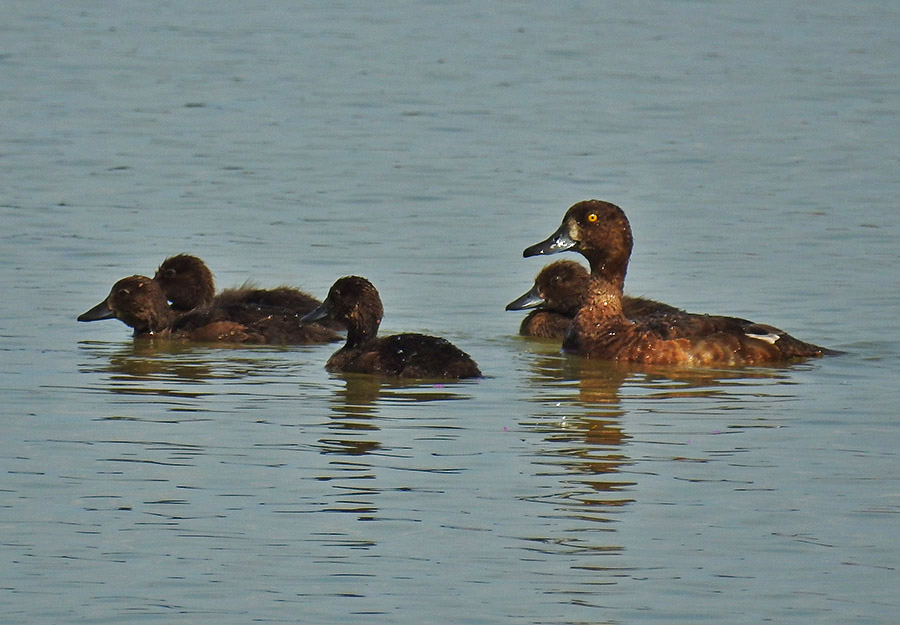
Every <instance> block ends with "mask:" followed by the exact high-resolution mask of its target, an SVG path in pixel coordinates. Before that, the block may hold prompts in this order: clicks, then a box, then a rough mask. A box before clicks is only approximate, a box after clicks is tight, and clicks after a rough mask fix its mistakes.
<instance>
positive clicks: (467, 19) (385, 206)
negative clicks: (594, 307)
mask: <svg viewBox="0 0 900 625" xmlns="http://www.w3.org/2000/svg"><path fill="white" fill-rule="evenodd" d="M4 13H5V16H4V17H5V18H4V21H3V25H2V26H0V76H2V80H3V85H4V86H3V90H2V93H0V112H2V118H3V120H4V124H3V125H2V127H0V133H2V134H0V136H2V149H0V181H2V187H0V188H2V208H0V216H2V217H0V219H2V221H0V224H2V228H0V237H2V245H0V259H2V263H0V277H2V280H3V284H4V285H5V286H6V292H5V296H4V297H3V299H2V301H0V335H2V343H0V350H2V361H0V365H2V366H0V371H2V382H0V388H2V401H3V412H2V414H3V418H2V421H0V423H2V432H0V459H2V465H0V468H2V474H3V475H4V476H5V479H4V481H3V485H2V487H0V553H2V558H3V571H4V573H3V578H2V583H0V596H2V602H3V606H4V609H3V613H2V615H0V622H3V623H17V624H18V623H26V622H27V623H67V622H90V623H123V622H128V623H140V622H165V623H169V622H190V623H235V624H238V623H249V622H265V623H269V622H274V623H317V624H321V623H398V624H410V625H412V624H416V625H418V624H421V623H542V624H543V623H554V624H560V623H571V624H575V623H614V624H617V625H618V624H621V625H630V624H642V623H672V622H679V623H691V624H694V623H715V624H717V625H720V624H730V623H759V622H775V623H811V622H815V623H835V624H837V623H840V624H842V625H844V624H848V623H858V624H881V623H885V624H886V623H894V622H896V619H897V614H898V609H900V599H898V597H897V592H896V589H897V588H898V587H900V573H898V566H900V458H898V449H900V419H898V405H900V391H898V381H900V362H898V354H900V341H898V334H897V319H898V311H900V296H898V293H900V278H898V276H900V273H898V272H897V266H898V260H900V252H898V249H900V247H898V238H900V226H898V215H900V212H898V207H897V198H898V197H900V176H898V171H900V156H898V150H897V138H898V137H900V112H898V111H900V70H898V68H900V35H898V33H900V8H898V7H897V5H896V3H894V2H887V1H883V2H878V1H873V2H866V3H844V2H836V1H827V2H820V3H816V4H815V5H810V6H809V7H797V6H794V5H793V4H791V3H780V2H762V3H743V2H733V1H725V2H715V3H709V2H689V1H683V2H666V3H660V2H627V3H626V2H598V3H543V2H530V1H529V2H519V3H514V4H508V3H507V4H498V5H496V6H493V5H492V6H488V5H486V4H484V3H476V2H423V3H406V2H387V3H377V4H376V3H363V2H355V1H350V2H333V3H294V2H283V1H277V0H276V1H274V2H272V1H270V2H265V3H263V2H241V3H225V4H224V6H223V3H220V2H196V3H190V5H188V6H183V5H182V4H181V3H152V4H147V3H119V4H115V5H110V4H109V3H99V2H84V3H78V4H77V5H72V6H71V7H67V6H61V5H60V4H59V3H55V2H42V1H39V2H27V3H26V2H14V3H11V4H10V5H9V6H7V7H6V8H5V11H4ZM589 197H599V198H602V199H607V200H610V201H614V202H616V203H618V204H620V205H621V206H623V207H624V208H625V210H626V212H627V213H628V214H629V217H630V218H631V221H632V225H633V227H634V231H635V238H636V244H635V252H634V258H633V261H632V264H631V268H630V271H629V277H628V281H627V289H628V290H629V291H630V292H632V293H635V294H644V295H649V296H652V297H656V298H659V299H661V300H663V301H666V302H668V303H671V304H675V305H678V306H682V307H684V308H687V309H690V310H698V311H705V312H716V313H729V314H735V315H739V316H743V317H747V318H751V319H755V320H758V321H761V322H767V323H772V324H775V325H778V326H780V327H782V328H784V329H786V330H788V331H790V332H791V333H793V334H795V335H796V336H799V337H800V338H803V339H805V340H809V341H812V342H816V343H820V344H824V345H828V346H830V347H833V348H836V349H840V350H844V351H846V352H847V354H846V355H844V356H841V357H839V358H829V359H823V360H815V361H810V362H806V363H800V364H795V365H791V366H786V367H779V368H758V369H741V370H723V371H707V370H702V371H701V370H698V371H691V370H688V371H685V370H677V369H675V370H672V369H647V368H628V367H617V366H613V365H610V364H604V363H590V362H584V361H580V360H578V359H574V358H567V357H564V356H562V355H560V354H559V352H558V348H557V346H556V345H553V344H552V343H541V342H531V341H526V340H523V339H520V338H519V337H517V336H516V335H515V333H516V330H517V328H518V324H519V321H520V319H521V315H519V314H514V313H506V312H504V311H503V306H504V304H506V302H508V301H510V300H512V299H513V298H515V297H516V296H518V295H519V294H521V293H522V292H524V291H525V290H526V289H527V288H528V287H529V285H530V283H531V280H532V279H533V276H534V274H535V273H536V272H537V271H538V270H539V268H540V267H541V266H542V265H543V264H544V263H545V262H547V259H522V258H521V251H522V249H523V248H524V247H526V246H527V245H529V244H531V243H535V242H537V241H539V240H541V239H543V238H545V237H546V236H547V235H549V234H550V233H551V232H552V231H553V230H555V229H556V227H557V226H558V224H559V221H560V218H561V216H562V214H563V212H564V210H565V209H566V208H567V207H568V206H569V205H570V204H572V203H574V202H576V201H578V200H581V199H586V198H589ZM182 251H185V252H191V253H195V254H197V255H199V256H201V257H203V258H204V259H206V260H207V262H208V263H209V265H210V266H211V267H212V269H213V271H214V272H215V273H216V277H217V280H218V283H219V285H220V286H222V287H227V286H233V285H237V284H240V283H242V282H244V281H245V280H248V279H253V280H255V281H256V282H257V283H259V284H261V285H264V286H272V285H276V284H279V283H292V284H298V285H300V286H302V287H304V288H306V289H307V290H309V291H310V292H312V293H313V294H316V295H318V296H319V297H322V296H324V295H325V293H326V291H327V289H328V287H329V286H330V284H331V283H332V282H333V281H334V280H335V279H336V278H337V277H339V276H342V275H347V274H352V273H356V274H363V275H365V276H367V277H368V278H370V279H371V280H372V281H373V282H374V283H375V285H376V286H377V287H378V288H379V290H380V291H381V294H382V298H383V300H384V302H385V308H386V316H385V319H384V323H383V328H384V329H385V331H386V332H393V331H403V330H407V331H419V332H428V333H434V334H440V335H442V336H446V337H448V338H450V339H451V340H452V341H454V342H455V343H456V344H458V345H459V346H460V347H462V348H463V349H465V350H466V351H468V352H470V353H471V354H472V355H473V356H474V357H475V359H476V360H477V361H478V362H479V364H480V365H481V367H482V369H483V371H484V372H485V373H486V375H487V377H486V378H485V379H484V380H481V381H475V382H466V383H454V384H450V383H448V384H443V385H428V384H398V383H392V382H388V381H382V380H377V379H372V378H369V377H366V376H346V377H343V376H333V375H329V374H328V373H326V372H325V371H324V370H323V368H322V365H323V364H324V362H325V360H326V359H327V357H328V355H329V354H330V353H331V351H333V349H334V347H333V346H322V347H319V346H316V347H293V348H271V347H240V348H210V347H206V346H201V345H194V346H186V345H178V344H171V343H165V342H157V343H152V342H151V343H147V342H138V343H135V342H133V341H132V340H131V339H130V337H129V335H128V331H127V329H126V328H125V327H124V326H123V325H122V324H120V323H118V322H103V323H93V324H78V323H76V322H75V316H76V315H77V314H78V313H80V312H83V311H84V310H87V309H88V308H90V307H91V306H93V305H94V304H95V303H97V302H98V301H99V300H100V299H101V298H103V297H104V296H105V295H106V293H107V291H108V289H109V287H110V286H111V284H112V283H113V282H114V281H115V280H117V279H119V278H121V277H123V276H126V275H130V274H133V273H145V274H146V273H152V272H153V271H154V269H155V267H156V266H157V265H158V264H159V263H160V262H161V261H162V260H163V258H165V257H166V256H167V255H170V254H173V253H177V252H182Z"/></svg>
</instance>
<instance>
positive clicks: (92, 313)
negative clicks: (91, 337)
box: [78, 300, 116, 321]
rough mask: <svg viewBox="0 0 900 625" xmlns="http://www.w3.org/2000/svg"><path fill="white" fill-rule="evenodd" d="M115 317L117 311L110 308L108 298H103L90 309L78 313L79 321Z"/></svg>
mask: <svg viewBox="0 0 900 625" xmlns="http://www.w3.org/2000/svg"><path fill="white" fill-rule="evenodd" d="M115 318H116V313H114V312H113V311H112V310H110V308H109V306H107V305H106V300H103V301H102V302H100V303H99V304H97V305H96V306H94V307H93V308H91V309H90V310H89V311H87V312H84V313H81V314H80V315H78V321H100V320H102V319H115Z"/></svg>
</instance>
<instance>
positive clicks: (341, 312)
mask: <svg viewBox="0 0 900 625" xmlns="http://www.w3.org/2000/svg"><path fill="white" fill-rule="evenodd" d="M383 316H384V308H383V307H382V304H381V298H380V297H379V295H378V291H377V290H376V289H375V287H374V286H373V285H372V283H371V282H369V281H368V280H366V279H365V278H360V277H358V276H347V277H344V278H340V279H339V280H338V281H337V282H335V283H334V285H332V287H331V289H330V290H329V291H328V297H326V298H325V301H324V302H322V304H321V305H320V306H319V307H318V308H316V309H315V310H313V311H312V312H310V313H309V314H307V315H306V316H304V317H303V321H304V322H312V321H318V320H320V319H325V318H331V319H334V320H337V321H340V322H342V323H343V324H345V325H346V327H347V342H346V344H345V345H344V346H343V347H342V348H341V349H339V350H338V351H337V352H335V353H334V354H333V355H332V356H331V358H329V359H328V362H327V363H326V364H325V369H327V370H328V371H331V372H347V373H374V374H379V375H384V376H392V377H401V378H450V379H461V378H478V377H481V371H480V370H479V369H478V365H477V364H475V361H474V360H472V358H471V357H469V355H468V354H466V353H465V352H463V351H462V350H460V349H459V348H457V347H456V346H455V345H453V344H452V343H450V342H449V341H447V340H445V339H442V338H437V337H434V336H426V335H424V334H396V335H393V336H388V337H383V338H379V337H377V334H378V326H379V325H380V324H381V319H382V317H383Z"/></svg>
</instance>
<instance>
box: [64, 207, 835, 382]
mask: <svg viewBox="0 0 900 625" xmlns="http://www.w3.org/2000/svg"><path fill="white" fill-rule="evenodd" d="M631 249H632V234H631V226H630V225H629V223H628V219H627V218H626V217H625V213H624V212H623V211H622V209H620V208H619V207H618V206H616V205H615V204H611V203H609V202H604V201H601V200H586V201H583V202H578V203H577V204H575V205H573V206H572V207H571V208H569V210H568V211H567V212H566V214H565V217H564V218H563V221H562V225H561V226H560V227H559V228H558V229H557V230H556V232H554V233H553V234H552V235H551V236H550V237H549V238H547V239H546V240H545V241H542V242H541V243H537V244H535V245H532V246H530V247H528V248H526V249H525V251H524V256H526V257H528V256H536V255H541V254H556V253H558V252H564V251H567V250H571V251H575V252H578V253H580V254H581V255H582V256H583V257H584V258H586V259H587V261H588V263H589V265H590V272H588V271H587V270H586V269H585V268H584V267H583V266H582V265H580V264H578V263H576V262H573V261H559V262H555V263H552V264H550V265H548V266H546V267H545V268H544V269H543V270H542V271H541V272H540V273H539V274H538V276H537V278H536V280H535V284H534V287H533V288H532V289H531V290H530V291H529V292H528V293H526V294H524V295H523V296H522V297H520V298H518V299H516V300H515V301H513V302H511V303H510V304H509V305H508V306H507V307H506V308H507V310H523V309H528V308H535V310H534V311H532V312H531V313H530V314H529V315H528V316H527V317H526V318H525V319H524V320H523V321H522V324H521V326H520V329H519V332H520V334H522V335H524V336H532V337H542V338H554V339H561V340H562V348H563V350H564V351H565V352H568V353H572V354H576V355H580V356H583V357H587V358H596V359H605V360H617V361H626V362H636V363H643V364H666V365H702V366H716V365H756V364H764V363H772V362H782V361H788V360H794V359H799V358H809V357H814V356H822V355H825V354H828V353H833V352H831V351H830V350H827V349H825V348H823V347H819V346H816V345H812V344H810V343H804V342H803V341H800V340H797V339H795V338H794V337H792V336H790V335H789V334H787V333H786V332H783V331H782V330H779V329H777V328H774V327H772V326H768V325H762V324H758V323H753V322H751V321H747V320H745V319H739V318H736V317H723V316H714V315H705V314H693V313H687V312H685V311H683V310H681V309H680V308H676V307H674V306H669V305H668V304H663V303H661V302H657V301H654V300H649V299H644V298H636V297H629V296H626V295H624V294H623V292H622V290H623V287H624V282H625V273H626V270H627V268H628V261H629V259H630V257H631ZM383 315H384V309H383V307H382V304H381V298H380V297H379V295H378V291H377V290H376V289H375V287H374V286H373V285H372V283H371V282H369V281H368V280H366V279H365V278H361V277H359V276H347V277H343V278H340V279H339V280H337V281H336V282H335V283H334V284H333V285H332V287H331V289H330V290H329V291H328V295H327V297H326V298H325V300H324V301H322V302H319V301H318V300H317V299H316V298H314V297H313V296H311V295H309V294H307V293H304V292H303V291H301V290H299V289H296V288H294V287H288V286H281V287H277V288H274V289H259V288H255V287H252V286H248V285H245V286H242V287H238V288H232V289H226V290H224V291H222V292H220V293H218V294H216V292H215V284H214V281H213V276H212V273H211V272H210V270H209V268H208V267H207V266H206V265H205V264H204V262H203V261H202V260H200V259H199V258H197V257H196V256H191V255H188V254H179V255H177V256H172V257H170V258H167V259H166V260H165V261H164V262H163V263H162V264H161V265H160V266H159V268H158V269H157V271H156V274H155V275H154V276H153V278H149V277H146V276H139V275H135V276H130V277H128V278H123V279H122V280H119V281H118V282H116V284H115V285H113V288H112V290H111V291H110V293H109V295H108V296H107V297H106V299H104V300H103V301H102V302H100V303H99V304H97V305H96V306H94V307H93V308H91V309H90V310H88V311H87V312H85V313H83V314H82V315H80V316H79V317H78V320H79V321H96V320H100V319H112V318H117V319H119V320H120V321H122V322H124V323H125V324H127V325H128V326H130V327H131V328H133V329H134V335H135V336H136V337H137V336H145V335H156V336H162V337H168V338H173V339H182V340H191V341H203V342H226V343H269V344H314V343H330V342H334V341H339V340H341V334H340V333H339V331H340V330H342V329H343V330H346V339H345V344H344V346H343V347H341V348H340V349H339V350H338V351H337V352H335V353H334V354H333V355H332V356H331V357H330V358H329V359H328V361H327V363H326V365H325V368H326V369H327V370H328V371H331V372H348V373H374V374H378V375H383V376H391V377H404V378H447V379H462V378H477V377H481V371H480V370H479V368H478V365H477V364H476V363H475V361H474V360H472V358H471V357H470V356H469V355H468V354H466V353H465V352H463V351H462V350H460V349H459V348H457V347H456V346H454V345H453V344H452V343H450V342H448V341H446V340H445V339H442V338H438V337H433V336H427V335H423V334H412V333H406V334H397V335H393V336H389V337H378V336H377V333H378V326H379V325H380V323H381V319H382V317H383Z"/></svg>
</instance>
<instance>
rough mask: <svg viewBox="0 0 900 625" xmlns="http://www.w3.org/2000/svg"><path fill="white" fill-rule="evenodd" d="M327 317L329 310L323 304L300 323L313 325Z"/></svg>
mask: <svg viewBox="0 0 900 625" xmlns="http://www.w3.org/2000/svg"><path fill="white" fill-rule="evenodd" d="M327 316H328V308H326V306H325V303H324V302H323V303H321V304H319V305H318V306H316V307H315V308H313V309H312V310H311V311H309V312H308V313H306V314H305V315H303V316H302V317H300V323H312V322H313V321H320V320H321V319H324V318H325V317H327Z"/></svg>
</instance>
